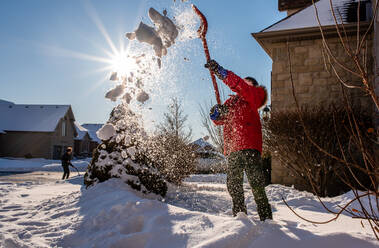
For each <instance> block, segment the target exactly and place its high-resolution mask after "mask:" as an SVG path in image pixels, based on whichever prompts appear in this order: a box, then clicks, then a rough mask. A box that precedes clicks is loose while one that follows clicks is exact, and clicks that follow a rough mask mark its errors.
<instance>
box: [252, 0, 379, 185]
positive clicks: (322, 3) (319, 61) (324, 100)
mask: <svg viewBox="0 0 379 248" xmlns="http://www.w3.org/2000/svg"><path fill="white" fill-rule="evenodd" d="M315 2H316V7H317V10H318V14H319V19H320V23H321V25H322V26H323V30H324V31H325V37H326V40H327V42H328V44H329V45H330V48H331V49H332V50H333V54H334V55H335V56H336V57H337V58H338V59H339V60H340V61H343V63H347V64H352V63H353V62H352V61H351V60H350V58H349V57H348V56H347V55H346V53H345V51H344V49H343V47H342V45H341V44H340V41H339V37H338V33H337V31H336V28H335V21H334V18H333V15H332V11H331V9H330V1H329V0H319V1H315ZM333 4H334V5H333V6H334V9H335V11H336V13H341V16H342V17H343V21H344V28H345V31H346V34H347V36H348V37H349V39H350V40H351V41H355V40H356V34H357V32H358V30H357V14H356V13H357V12H356V10H357V3H356V1H352V0H333ZM278 6H279V10H280V11H287V14H288V15H287V17H285V18H284V19H282V20H280V21H278V22H277V23H274V24H273V25H271V26H269V27H267V28H265V29H263V30H262V31H260V32H257V33H252V36H253V37H254V38H255V39H256V40H257V42H258V43H259V44H260V45H261V46H262V48H263V49H264V50H265V51H266V53H267V54H268V55H269V56H270V57H271V59H272V72H271V109H272V111H273V112H275V111H281V110H286V109H294V108H296V105H295V103H294V100H293V96H292V87H291V80H290V78H291V75H290V72H289V57H288V51H289V54H290V55H291V67H292V78H293V82H294V86H295V93H296V96H297V99H298V101H299V104H300V105H309V106H312V105H315V104H323V105H327V104H328V103H332V102H335V101H337V100H338V99H341V98H342V95H341V93H340V85H339V82H338V80H337V79H336V77H335V75H334V74H333V73H332V72H331V70H327V69H328V68H327V66H325V63H324V59H325V56H324V54H323V44H322V42H323V41H322V37H321V33H320V30H319V24H318V21H317V19H316V16H315V8H314V6H313V5H312V0H279V1H278ZM371 19H372V7H371V1H361V6H360V30H359V32H361V33H362V34H364V33H365V32H366V31H367V30H368V28H369V25H370V20H371ZM339 20H340V18H339ZM339 23H341V21H339ZM372 30H373V29H370V30H369V32H368V36H367V43H366V44H365V46H366V50H365V51H366V52H367V64H368V74H369V75H370V76H374V73H373V70H374V62H373V61H374V58H373V54H374V53H373V52H372V51H373V49H374V46H373V43H374V42H373V41H374V32H373V31H372ZM329 69H330V68H329ZM343 80H348V81H350V82H354V81H355V80H357V78H354V77H353V76H352V75H351V73H344V74H343ZM376 88H378V87H376ZM352 92H353V93H352V94H351V96H352V97H353V98H354V101H355V104H357V105H360V106H361V107H362V108H367V109H371V110H372V109H373V107H372V100H371V99H370V98H369V97H368V96H367V95H365V93H364V92H362V91H358V90H356V91H352ZM272 182H273V183H280V184H286V185H293V184H295V185H296V183H298V181H296V178H295V177H293V176H291V175H290V172H289V171H288V170H287V169H285V168H284V167H283V166H281V165H280V163H279V161H278V160H277V159H275V157H274V158H273V160H272Z"/></svg>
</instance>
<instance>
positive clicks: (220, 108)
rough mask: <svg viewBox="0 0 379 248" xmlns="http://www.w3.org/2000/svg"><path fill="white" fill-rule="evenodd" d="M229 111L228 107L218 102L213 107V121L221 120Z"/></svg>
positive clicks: (211, 115) (211, 114)
mask: <svg viewBox="0 0 379 248" xmlns="http://www.w3.org/2000/svg"><path fill="white" fill-rule="evenodd" d="M227 113H228V108H227V107H226V106H224V105H221V104H216V105H214V106H213V107H212V108H211V111H210V113H209V117H210V118H211V120H213V121H218V120H221V119H222V118H223V117H224V116H225V115H226V114H227Z"/></svg>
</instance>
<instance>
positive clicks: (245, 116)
mask: <svg viewBox="0 0 379 248" xmlns="http://www.w3.org/2000/svg"><path fill="white" fill-rule="evenodd" d="M205 67H207V68H209V69H210V70H211V71H212V72H214V73H215V75H216V76H217V77H218V78H219V79H221V80H222V81H223V82H224V83H225V84H226V85H227V86H229V88H230V89H231V90H232V91H234V92H236V93H237V94H236V95H233V96H231V97H230V98H229V99H227V100H226V101H225V103H224V104H223V105H215V106H214V107H213V108H212V109H211V111H210V118H211V119H212V120H213V122H214V123H215V124H216V125H223V126H224V154H225V155H226V156H228V171H227V188H228V192H229V194H230V196H231V197H232V200H233V215H234V216H236V215H237V213H238V212H244V213H245V214H246V213H247V211H246V205H245V197H244V192H243V173H244V171H245V172H246V176H247V178H248V180H249V183H250V186H251V188H252V191H253V195H254V199H255V202H256V204H257V211H258V214H259V218H260V220H261V221H264V220H265V219H272V212H271V206H270V204H269V203H268V199H267V196H266V192H265V188H264V187H265V176H264V168H263V165H262V159H261V152H262V126H261V122H260V117H259V113H258V109H259V108H260V107H262V106H263V105H265V103H266V101H267V92H266V89H265V88H264V87H259V86H258V83H257V82H256V80H255V79H254V78H251V77H247V78H245V79H242V78H240V77H239V76H237V75H236V74H234V73H233V72H231V71H228V70H225V69H224V68H223V67H221V66H220V65H219V64H218V63H217V62H216V61H214V60H210V61H208V63H207V64H205Z"/></svg>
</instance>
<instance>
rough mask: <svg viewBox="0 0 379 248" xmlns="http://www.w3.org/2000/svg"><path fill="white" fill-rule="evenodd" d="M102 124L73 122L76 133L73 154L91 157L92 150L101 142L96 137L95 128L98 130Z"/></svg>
mask: <svg viewBox="0 0 379 248" xmlns="http://www.w3.org/2000/svg"><path fill="white" fill-rule="evenodd" d="M102 126H103V124H83V125H80V124H79V123H77V122H75V128H76V131H77V133H78V135H77V136H76V137H75V139H74V140H75V148H74V155H75V156H84V157H91V156H92V151H93V150H94V149H95V148H96V147H97V146H98V145H99V144H100V143H101V141H100V139H99V138H98V137H97V134H96V132H97V130H99V129H100V128H101V127H102Z"/></svg>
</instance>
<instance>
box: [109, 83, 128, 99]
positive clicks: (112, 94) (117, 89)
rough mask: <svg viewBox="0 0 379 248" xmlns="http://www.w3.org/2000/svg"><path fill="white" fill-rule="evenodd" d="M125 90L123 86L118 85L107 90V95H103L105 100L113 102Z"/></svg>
mask: <svg viewBox="0 0 379 248" xmlns="http://www.w3.org/2000/svg"><path fill="white" fill-rule="evenodd" d="M124 90H125V85H124V84H119V85H117V86H116V87H115V88H113V89H111V90H109V91H108V92H107V94H105V98H108V99H110V100H111V101H113V102H115V101H116V100H117V98H118V97H120V96H121V95H122V94H123V93H124Z"/></svg>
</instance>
